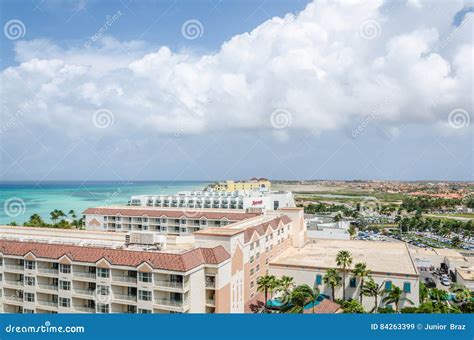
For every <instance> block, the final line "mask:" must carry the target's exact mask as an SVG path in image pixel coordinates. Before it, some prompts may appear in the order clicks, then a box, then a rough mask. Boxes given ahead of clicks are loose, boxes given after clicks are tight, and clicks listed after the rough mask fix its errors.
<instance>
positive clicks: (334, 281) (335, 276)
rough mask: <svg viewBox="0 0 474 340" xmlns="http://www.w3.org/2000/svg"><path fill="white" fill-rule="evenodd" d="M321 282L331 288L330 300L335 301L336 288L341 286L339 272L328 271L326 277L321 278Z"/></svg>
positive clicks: (334, 270)
mask: <svg viewBox="0 0 474 340" xmlns="http://www.w3.org/2000/svg"><path fill="white" fill-rule="evenodd" d="M323 282H324V283H325V284H327V285H329V286H331V291H332V300H333V301H334V300H335V299H336V287H340V286H341V284H342V278H341V277H340V276H339V272H338V271H337V270H336V269H333V268H331V269H328V270H327V271H326V275H324V277H323Z"/></svg>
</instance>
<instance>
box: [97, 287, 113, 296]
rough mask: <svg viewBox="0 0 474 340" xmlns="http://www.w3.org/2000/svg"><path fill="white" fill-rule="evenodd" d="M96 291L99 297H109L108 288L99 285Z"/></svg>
mask: <svg viewBox="0 0 474 340" xmlns="http://www.w3.org/2000/svg"><path fill="white" fill-rule="evenodd" d="M96 291H97V294H98V295H109V291H110V290H109V287H108V286H103V285H97V289H96Z"/></svg>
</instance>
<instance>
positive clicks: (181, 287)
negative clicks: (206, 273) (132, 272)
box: [155, 280, 189, 290]
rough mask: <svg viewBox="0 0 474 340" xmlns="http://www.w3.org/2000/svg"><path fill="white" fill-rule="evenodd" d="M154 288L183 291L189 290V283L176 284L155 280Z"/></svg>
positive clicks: (175, 282) (174, 282)
mask: <svg viewBox="0 0 474 340" xmlns="http://www.w3.org/2000/svg"><path fill="white" fill-rule="evenodd" d="M155 287H159V288H170V289H178V290H185V289H188V288H189V281H186V282H177V281H167V280H155Z"/></svg>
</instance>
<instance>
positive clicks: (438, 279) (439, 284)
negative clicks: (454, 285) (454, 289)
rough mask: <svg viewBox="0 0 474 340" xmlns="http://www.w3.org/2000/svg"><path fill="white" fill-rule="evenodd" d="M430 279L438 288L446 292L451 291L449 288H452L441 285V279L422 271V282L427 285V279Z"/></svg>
mask: <svg viewBox="0 0 474 340" xmlns="http://www.w3.org/2000/svg"><path fill="white" fill-rule="evenodd" d="M427 277H429V278H431V279H432V280H433V281H434V282H435V284H436V288H438V289H442V290H445V291H449V288H450V286H444V285H442V284H441V281H440V278H439V277H438V276H436V275H433V274H432V273H430V272H422V271H420V282H423V283H425V279H426V278H427Z"/></svg>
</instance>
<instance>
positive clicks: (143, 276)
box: [138, 272, 151, 283]
mask: <svg viewBox="0 0 474 340" xmlns="http://www.w3.org/2000/svg"><path fill="white" fill-rule="evenodd" d="M138 281H141V282H148V283H150V282H151V273H142V272H139V273H138Z"/></svg>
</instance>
